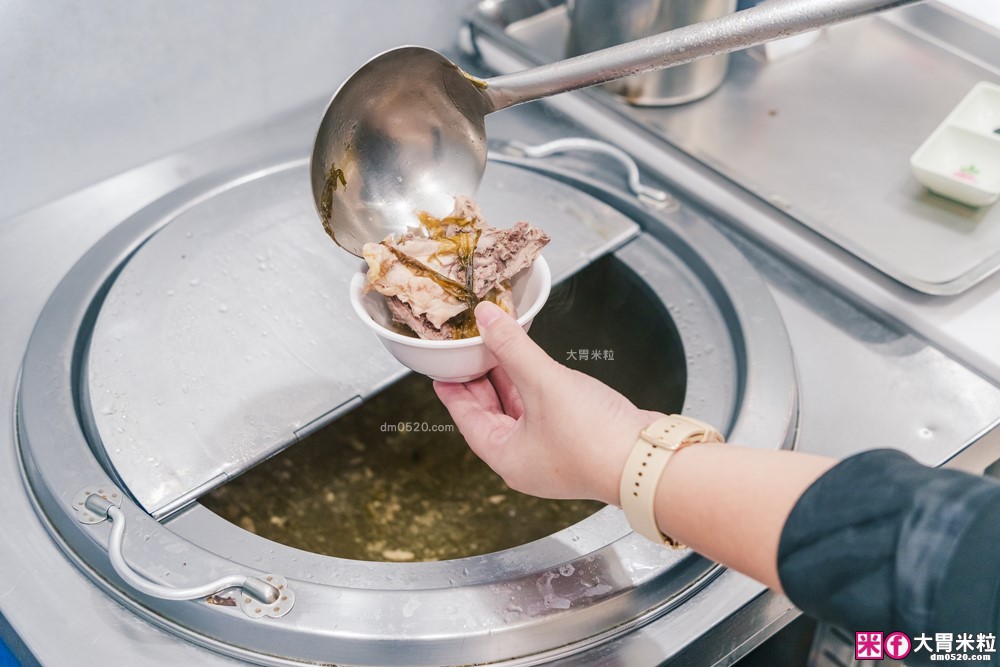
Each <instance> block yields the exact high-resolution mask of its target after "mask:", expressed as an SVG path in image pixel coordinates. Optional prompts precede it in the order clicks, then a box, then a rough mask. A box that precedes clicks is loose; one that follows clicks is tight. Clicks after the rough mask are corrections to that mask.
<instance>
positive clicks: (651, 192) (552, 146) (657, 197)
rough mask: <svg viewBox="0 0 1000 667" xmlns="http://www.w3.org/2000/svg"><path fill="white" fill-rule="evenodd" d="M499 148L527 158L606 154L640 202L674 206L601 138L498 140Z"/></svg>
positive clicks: (629, 159) (624, 155)
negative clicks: (618, 165)
mask: <svg viewBox="0 0 1000 667" xmlns="http://www.w3.org/2000/svg"><path fill="white" fill-rule="evenodd" d="M499 150H500V152H501V153H502V154H505V155H513V156H514V157H528V158H545V157H548V156H550V155H557V154H559V153H568V152H573V151H582V152H585V153H600V154H602V155H607V156H610V157H612V158H614V159H615V160H617V161H618V162H620V163H621V165H622V167H624V168H625V176H626V179H627V182H628V189H629V190H631V191H632V194H634V195H635V196H636V197H638V198H639V201H640V202H642V203H643V205H645V206H649V207H651V208H654V209H660V208H662V209H667V208H669V209H675V208H676V207H677V206H678V204H677V201H676V200H675V199H674V198H672V197H671V196H670V195H669V194H667V193H666V192H665V191H663V190H659V189H657V188H652V187H650V186H648V185H645V184H644V183H643V182H642V177H641V176H640V175H639V166H638V165H637V164H636V163H635V160H633V159H632V157H631V156H630V155H629V154H628V153H626V152H625V151H623V150H621V149H620V148H617V147H615V146H613V145H612V144H609V143H607V142H604V141H594V140H593V139H586V138H582V137H569V138H566V139H556V140H554V141H548V142H546V143H544V144H536V145H534V146H529V145H528V144H525V143H523V142H520V141H508V142H504V143H503V144H501V145H500V148H499Z"/></svg>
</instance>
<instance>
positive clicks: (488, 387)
mask: <svg viewBox="0 0 1000 667" xmlns="http://www.w3.org/2000/svg"><path fill="white" fill-rule="evenodd" d="M463 384H464V385H465V388H466V389H468V390H469V392H471V393H472V395H473V396H475V397H476V400H478V401H479V403H480V405H482V406H483V409H485V410H487V411H489V412H496V413H498V414H499V413H502V412H503V411H504V409H503V406H502V405H501V404H500V397H499V396H498V395H497V390H496V389H495V388H494V387H493V383H492V382H491V381H490V380H489V379H488V378H487V377H486V376H485V375H484V376H483V377H481V378H477V379H475V380H472V381H471V382H464V383H463Z"/></svg>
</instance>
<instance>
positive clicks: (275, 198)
mask: <svg viewBox="0 0 1000 667" xmlns="http://www.w3.org/2000/svg"><path fill="white" fill-rule="evenodd" d="M487 173H488V174H489V175H490V180H489V182H488V184H487V187H484V188H483V190H482V191H481V193H480V196H479V197H478V200H479V202H480V205H481V207H482V209H483V212H484V215H485V216H486V219H487V220H490V221H492V222H493V223H494V224H497V225H501V226H509V225H511V224H513V223H514V222H515V221H516V220H519V219H525V218H527V219H529V220H532V221H535V222H537V223H538V224H540V225H542V226H543V227H544V228H545V229H546V230H547V231H548V232H549V233H550V234H551V236H552V238H553V240H552V242H551V243H550V244H549V246H547V247H546V252H545V256H546V259H547V260H548V262H549V265H550V266H551V267H552V272H553V277H554V279H555V280H556V281H559V280H561V279H563V278H565V277H566V276H568V275H570V274H571V273H574V272H576V271H578V270H579V269H580V268H581V267H582V266H585V265H586V264H588V263H589V262H590V261H591V260H592V258H594V257H597V256H599V255H601V254H603V253H605V252H607V251H608V250H610V249H612V248H614V247H617V246H618V245H620V244H622V243H624V242H625V241H626V240H628V239H629V238H631V237H633V236H634V235H635V234H636V233H637V231H638V225H637V224H636V223H635V222H634V221H632V220H629V219H628V218H627V217H625V216H623V215H622V214H620V213H618V212H617V211H615V210H613V209H611V208H610V207H607V206H604V205H601V204H600V203H599V202H596V201H594V200H592V199H589V198H585V197H581V195H580V194H579V193H578V192H577V191H575V190H574V189H572V188H571V187H569V186H567V185H563V184H562V183H559V182H556V181H552V180H551V179H541V177H539V176H538V175H536V174H531V173H529V172H526V171H525V170H523V169H516V168H513V167H510V166H507V165H503V164H497V163H491V165H490V166H489V168H488V171H487ZM540 179H541V181H540ZM542 181H544V182H545V186H542V185H540V182H542ZM307 182H308V172H307V170H306V168H305V164H304V162H303V161H302V160H292V161H290V162H285V163H282V162H281V161H280V160H279V161H278V162H277V163H276V164H275V166H273V167H270V166H269V167H264V168H258V169H254V168H253V167H250V168H248V169H246V170H245V171H244V172H243V173H238V174H233V173H228V174H222V175H220V176H219V177H215V178H207V179H203V180H202V181H201V182H194V183H192V184H190V185H189V186H187V187H185V188H182V189H180V190H179V191H178V192H176V193H173V194H171V195H169V196H167V197H165V198H163V199H161V200H159V201H158V202H156V203H155V204H152V205H150V206H148V207H146V208H145V209H143V210H142V211H139V212H138V213H136V214H135V215H133V216H132V217H131V218H130V219H129V220H127V221H125V222H124V223H123V226H132V227H137V228H141V229H143V230H149V231H152V230H159V231H157V232H156V233H155V234H154V235H152V236H151V238H149V239H148V241H145V242H143V241H141V240H137V241H136V243H141V244H142V245H141V247H139V248H138V250H136V251H135V252H134V253H131V252H130V251H125V252H123V254H122V256H121V257H119V258H116V259H114V260H112V261H113V262H115V263H120V269H116V270H118V271H119V272H118V273H117V275H116V276H115V277H114V279H113V283H112V284H111V285H109V286H108V292H107V295H106V296H105V297H104V299H103V302H102V303H101V304H100V308H99V311H97V312H96V314H95V315H96V318H95V321H94V324H93V331H92V334H91V339H90V343H89V354H88V356H87V357H86V365H85V369H86V372H85V375H86V378H87V379H86V383H85V393H84V396H85V401H86V404H87V405H88V406H89V407H88V409H87V410H86V412H85V415H86V416H85V417H84V419H85V421H86V422H87V423H88V425H89V426H90V428H91V430H92V431H94V432H95V435H96V436H97V437H96V438H95V440H96V441H98V442H100V443H101V446H100V447H99V449H100V451H101V452H102V457H105V458H106V459H107V460H108V462H109V465H110V466H111V467H112V468H113V469H114V470H115V472H116V475H117V476H118V477H119V478H120V479H121V480H122V483H123V484H124V486H125V487H126V488H128V489H129V491H130V493H131V494H132V496H133V498H135V499H136V500H138V501H139V503H140V504H141V505H142V506H143V507H144V508H145V509H146V510H147V511H149V512H150V513H152V514H153V515H154V516H164V515H166V514H169V513H170V512H173V511H176V510H177V509H180V507H182V506H183V504H185V503H186V502H189V501H191V500H193V499H194V498H196V497H197V496H198V495H200V494H202V493H205V492H207V491H209V490H210V489H212V488H213V487H215V486H217V485H218V484H221V483H224V482H225V481H226V480H227V479H229V478H232V477H234V476H236V475H238V474H239V473H240V472H242V471H244V470H246V469H247V468H249V467H251V466H253V465H255V464H256V463H258V462H260V461H262V460H264V459H266V458H268V457H270V456H272V455H273V454H274V453H275V452H277V451H279V450H280V449H282V448H284V447H286V446H288V445H290V444H291V443H293V442H296V441H297V440H299V439H301V438H302V437H304V436H305V435H307V434H308V433H310V432H312V431H313V430H315V429H316V428H319V427H321V426H323V425H324V424H326V423H328V422H330V421H332V420H333V419H334V418H335V417H336V416H337V415H338V414H340V413H342V412H344V411H346V410H349V409H350V408H351V407H353V406H354V405H356V404H357V403H359V402H360V401H361V400H363V399H364V398H365V397H366V396H370V395H372V394H373V393H375V392H377V391H378V390H379V389H380V388H382V387H384V386H386V385H387V384H388V383H390V382H392V381H393V380H395V379H398V378H399V377H401V376H402V374H403V373H404V372H406V371H405V369H404V368H403V367H402V366H401V365H400V364H399V363H398V362H396V361H395V360H394V359H393V358H392V356H391V355H389V354H388V353H387V352H386V351H385V350H384V349H383V348H382V346H381V345H379V343H378V340H377V339H376V338H375V337H374V336H372V335H370V332H369V331H368V330H367V329H365V328H364V327H359V326H358V324H359V323H358V322H357V321H355V318H354V317H352V316H351V308H350V304H349V303H348V288H347V284H348V281H349V279H350V277H351V276H352V275H353V273H354V272H355V270H356V268H357V264H358V262H359V261H358V260H357V259H356V258H354V257H352V256H351V255H348V254H347V253H345V252H342V251H340V250H339V249H338V248H337V247H336V246H335V245H334V244H332V243H330V240H329V239H328V238H327V237H326V236H325V235H324V234H323V230H322V229H321V228H320V226H319V224H318V222H317V221H316V218H315V216H314V215H313V213H312V211H311V206H310V203H309V195H308V193H307V190H306V187H307V185H306V184H307ZM510 192H518V193H519V195H520V196H519V198H518V199H517V200H516V201H511V200H510V198H509V195H508V193H510ZM553 200H558V201H560V206H559V207H556V208H553V207H552V206H550V205H549V202H551V201H553ZM149 231H143V232H142V233H143V234H147V233H149ZM222 341H225V343H224V344H221V342H222ZM358 359H365V360H366V361H365V363H364V364H358V363H357V360H358Z"/></svg>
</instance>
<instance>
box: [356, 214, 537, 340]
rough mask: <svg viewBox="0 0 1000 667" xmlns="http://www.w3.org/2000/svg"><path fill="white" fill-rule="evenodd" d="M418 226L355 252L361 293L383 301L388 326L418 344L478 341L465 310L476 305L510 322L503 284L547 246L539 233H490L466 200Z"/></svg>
mask: <svg viewBox="0 0 1000 667" xmlns="http://www.w3.org/2000/svg"><path fill="white" fill-rule="evenodd" d="M418 219H419V221H420V226H419V228H417V229H415V230H412V231H408V232H406V233H405V234H402V235H400V236H399V237H398V238H393V237H391V236H390V237H387V238H386V239H384V240H383V241H381V242H380V243H366V244H365V246H364V248H363V249H362V253H363V255H364V258H365V261H366V262H367V263H368V279H367V285H366V289H368V290H375V291H376V292H378V293H379V294H381V295H383V296H384V297H385V299H386V305H387V307H388V309H389V312H390V314H391V315H392V319H393V321H394V322H395V323H396V324H398V325H400V326H401V327H402V328H403V330H404V331H405V332H407V333H410V332H412V333H413V334H415V335H416V336H418V337H420V338H425V339H429V340H453V339H460V338H471V337H473V336H478V335H479V330H478V329H477V328H476V321H475V316H474V315H473V311H474V309H475V307H476V305H477V304H478V303H479V302H480V301H490V302H492V303H495V304H497V305H498V306H500V307H501V308H503V309H504V310H505V311H507V312H508V313H510V314H511V315H514V316H515V317H516V316H517V313H516V312H515V308H514V300H513V296H512V294H511V282H510V281H511V279H512V278H513V277H514V276H516V275H517V274H518V273H520V272H521V271H523V270H525V269H527V268H528V267H529V266H531V264H532V262H534V261H535V259H536V258H537V257H538V255H539V253H541V251H542V248H544V247H545V245H546V244H547V243H548V242H549V236H548V235H547V234H546V233H545V232H543V231H542V230H541V229H539V228H537V227H535V226H533V225H530V224H528V223H527V222H517V223H515V224H514V226H513V227H510V228H509V229H498V228H496V227H490V226H489V225H487V224H486V222H485V221H484V220H483V218H482V214H481V213H480V211H479V207H478V206H476V204H475V203H474V202H473V201H472V200H471V199H469V198H467V197H457V198H456V199H455V208H454V210H452V212H451V213H449V214H448V215H447V216H445V217H444V218H435V217H433V216H431V215H430V214H428V213H420V214H418Z"/></svg>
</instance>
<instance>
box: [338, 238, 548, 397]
mask: <svg viewBox="0 0 1000 667" xmlns="http://www.w3.org/2000/svg"><path fill="white" fill-rule="evenodd" d="M367 270H368V266H367V265H364V266H363V267H362V268H361V269H360V270H359V271H358V272H357V273H356V274H354V277H353V278H351V286H350V290H351V305H352V306H353V307H354V312H356V313H357V314H358V317H360V318H361V321H362V322H364V323H365V324H367V325H368V326H369V327H371V328H372V330H373V331H374V332H375V333H376V335H378V339H379V341H380V342H381V343H382V347H384V348H385V349H386V350H387V351H388V352H389V354H391V355H392V356H394V357H396V359H397V360H398V361H399V362H400V363H401V364H403V365H404V366H406V367H407V368H410V369H412V370H414V371H416V372H417V373H420V374H422V375H427V376H428V377H430V378H432V379H434V380H441V381H442V382H468V381H469V380H475V379H476V378H478V377H481V376H483V375H485V374H486V372H487V371H489V370H490V369H491V368H493V367H494V366H496V365H497V360H496V359H495V358H494V357H493V355H492V354H490V353H489V351H488V350H487V349H486V346H485V345H484V344H483V339H482V337H481V336H476V337H475V338H463V339H461V340H424V339H422V338H414V337H411V336H405V335H403V334H400V333H396V332H395V331H393V330H392V329H391V328H390V327H392V317H391V316H390V315H389V309H388V307H387V306H386V305H385V297H383V296H382V295H381V294H379V293H378V292H375V291H374V290H373V291H371V292H368V293H367V294H365V291H364V289H365V280H366V273H367ZM551 288H552V273H551V272H550V271H549V265H548V264H547V263H546V262H545V259H544V258H543V257H539V258H538V259H536V260H535V263H534V264H532V265H531V266H530V267H529V268H528V269H526V270H524V271H522V272H521V273H519V274H518V275H516V276H515V277H514V279H513V280H512V281H511V292H512V296H513V298H514V308H515V310H516V311H517V313H518V317H517V322H518V324H520V325H521V326H522V327H524V330H525V331H527V330H528V328H529V327H530V326H531V321H532V320H533V319H534V318H535V315H537V314H538V311H539V310H541V308H542V306H543V305H545V300H546V299H548V298H549V290H550V289H551Z"/></svg>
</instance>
